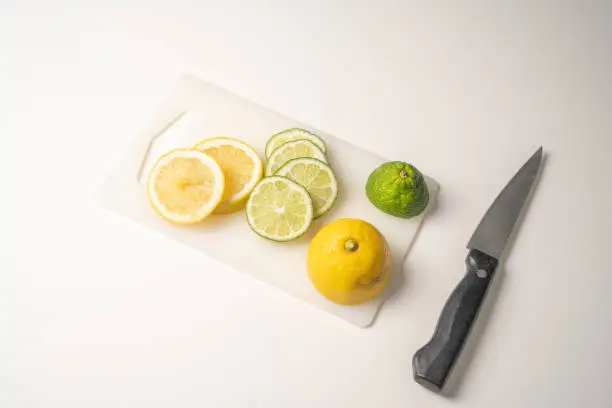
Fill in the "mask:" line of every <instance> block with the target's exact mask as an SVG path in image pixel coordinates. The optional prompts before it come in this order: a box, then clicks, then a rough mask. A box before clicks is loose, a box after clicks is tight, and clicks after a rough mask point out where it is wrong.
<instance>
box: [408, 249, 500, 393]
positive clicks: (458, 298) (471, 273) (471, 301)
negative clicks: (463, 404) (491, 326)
mask: <svg viewBox="0 0 612 408" xmlns="http://www.w3.org/2000/svg"><path fill="white" fill-rule="evenodd" d="M465 263H466V265H467V273H466V274H465V276H464V277H463V279H462V280H461V282H459V284H458V285H457V287H456V288H455V290H454V291H453V293H452V294H451V295H450V297H449V298H448V300H447V301H446V304H445V305H444V309H443V310H442V313H441V314H440V318H439V320H438V325H437V326H436V330H435V332H434V335H433V337H432V338H431V340H430V341H429V343H427V344H426V345H425V346H423V347H422V348H421V349H419V350H418V351H417V352H416V353H415V354H414V357H413V359H412V370H413V372H414V379H415V381H416V382H418V383H419V384H421V385H423V386H424V387H426V388H428V389H430V390H432V391H435V392H440V391H442V388H443V387H444V383H445V382H446V379H447V378H448V375H449V373H450V371H451V369H452V368H453V365H454V364H455V361H456V360H457V358H458V357H459V354H460V353H461V349H462V348H463V345H464V343H465V341H466V339H467V337H468V335H469V333H470V329H471V327H472V324H473V323H474V321H475V320H476V316H477V315H478V310H479V309H480V305H481V304H482V301H483V299H484V297H485V294H486V292H487V289H488V288H489V283H490V282H491V280H492V279H493V275H494V274H495V269H496V268H497V264H498V261H497V259H495V258H493V257H491V256H489V255H487V254H485V253H483V252H480V251H478V250H476V249H472V250H470V252H469V254H468V256H467V258H466V260H465Z"/></svg>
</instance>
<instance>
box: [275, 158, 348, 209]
mask: <svg viewBox="0 0 612 408" xmlns="http://www.w3.org/2000/svg"><path fill="white" fill-rule="evenodd" d="M276 175H278V176H284V177H287V178H289V179H291V180H293V181H295V182H296V183H298V184H299V185H301V186H302V187H304V188H306V190H307V191H308V194H310V198H311V199H312V205H313V207H314V216H315V218H317V217H320V216H321V215H323V214H325V213H326V212H327V211H329V210H330V209H331V207H332V206H333V205H334V202H335V201H336V197H337V196H338V182H337V181H336V176H335V174H334V172H333V170H332V169H331V167H329V166H328V165H327V164H325V163H323V162H322V161H320V160H317V159H312V158H307V157H302V158H299V159H293V160H289V161H288V162H287V163H285V165H284V166H283V167H281V168H280V169H279V170H278V171H277V172H276Z"/></svg>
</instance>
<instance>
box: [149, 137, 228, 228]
mask: <svg viewBox="0 0 612 408" xmlns="http://www.w3.org/2000/svg"><path fill="white" fill-rule="evenodd" d="M224 188H225V177H224V176H223V172H222V171H221V167H219V165H218V164H217V162H215V161H214V160H213V159H212V158H211V157H210V156H208V155H206V154H205V153H203V152H201V151H199V150H194V149H177V150H172V151H171V152H169V153H166V154H165V155H163V156H162V157H160V158H159V159H158V160H157V162H156V163H155V165H154V166H153V170H151V173H150V174H149V180H148V182H147V194H148V196H149V201H150V202H151V205H152V206H153V208H154V209H155V211H157V213H158V214H159V215H161V216H162V217H163V218H165V219H166V220H168V221H170V222H174V223H177V224H193V223H196V222H198V221H201V220H203V219H204V218H205V217H206V216H207V215H209V214H210V213H211V212H212V211H213V210H214V209H215V208H216V207H217V205H218V204H219V203H220V202H221V198H222V197H223V190H224Z"/></svg>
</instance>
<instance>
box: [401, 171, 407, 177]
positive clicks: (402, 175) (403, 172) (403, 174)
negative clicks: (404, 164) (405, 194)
mask: <svg viewBox="0 0 612 408" xmlns="http://www.w3.org/2000/svg"><path fill="white" fill-rule="evenodd" d="M400 177H401V178H403V179H405V178H408V172H407V171H406V170H402V171H400Z"/></svg>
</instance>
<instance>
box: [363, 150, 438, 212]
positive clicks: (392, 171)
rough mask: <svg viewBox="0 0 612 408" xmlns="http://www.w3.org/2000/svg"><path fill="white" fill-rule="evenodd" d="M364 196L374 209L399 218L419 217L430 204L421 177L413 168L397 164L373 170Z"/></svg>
mask: <svg viewBox="0 0 612 408" xmlns="http://www.w3.org/2000/svg"><path fill="white" fill-rule="evenodd" d="M366 194H367V196H368V199H369V200H370V202H371V203H372V204H374V206H375V207H376V208H378V209H379V210H381V211H383V212H386V213H387V214H390V215H393V216H396V217H401V218H411V217H415V216H417V215H419V214H420V213H422V212H423V210H425V208H426V207H427V204H428V203H429V190H428V189H427V184H426V183H425V178H424V177H423V174H421V172H420V171H419V170H418V169H417V168H416V167H414V166H412V165H410V164H408V163H404V162H399V161H394V162H387V163H384V164H382V165H380V166H379V167H378V168H376V170H374V171H373V172H372V174H370V177H368V181H367V183H366Z"/></svg>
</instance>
